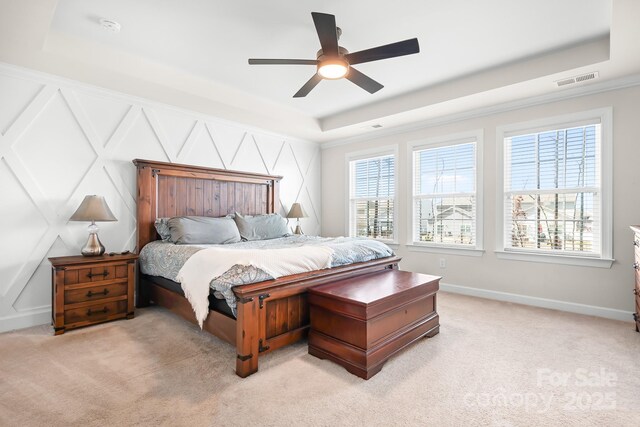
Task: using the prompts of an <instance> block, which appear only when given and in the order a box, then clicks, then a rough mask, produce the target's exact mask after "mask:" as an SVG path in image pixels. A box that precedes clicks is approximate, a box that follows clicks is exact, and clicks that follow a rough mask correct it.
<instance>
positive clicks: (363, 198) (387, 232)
mask: <svg viewBox="0 0 640 427" xmlns="http://www.w3.org/2000/svg"><path fill="white" fill-rule="evenodd" d="M395 175H396V157H395V155H394V154H387V155H379V156H376V157H367V158H360V159H356V160H351V161H349V177H350V178H349V187H350V189H349V235H350V236H357V237H371V238H374V239H381V240H389V241H395V233H396V231H395V229H394V220H395V193H396V189H395V185H396V178H395Z"/></svg>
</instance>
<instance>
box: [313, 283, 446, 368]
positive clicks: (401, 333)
mask: <svg viewBox="0 0 640 427" xmlns="http://www.w3.org/2000/svg"><path fill="white" fill-rule="evenodd" d="M439 282H440V277H436V276H429V275H426V274H419V273H410V272H406V271H399V270H388V271H383V272H376V273H371V274H367V275H363V276H359V277H355V278H351V279H345V280H340V281H337V282H334V283H330V284H327V285H322V286H318V287H315V288H311V289H309V309H310V315H311V330H310V332H309V353H310V354H312V355H314V356H316V357H319V358H322V359H329V360H332V361H334V362H336V363H338V364H340V365H342V366H344V367H345V368H346V369H347V370H348V371H349V372H351V373H353V374H355V375H357V376H359V377H362V378H364V379H369V378H371V377H372V376H373V375H375V374H376V373H378V372H379V371H380V370H381V369H382V366H383V365H384V363H385V362H386V361H387V360H388V359H389V358H390V357H391V356H392V355H393V354H395V353H396V352H398V351H400V350H402V349H403V348H405V347H406V346H408V345H409V344H411V343H413V342H414V341H416V340H418V339H420V338H422V337H425V336H426V337H432V336H434V335H436V334H437V333H438V331H439V327H440V324H439V317H438V313H437V312H436V292H437V291H438V288H439Z"/></svg>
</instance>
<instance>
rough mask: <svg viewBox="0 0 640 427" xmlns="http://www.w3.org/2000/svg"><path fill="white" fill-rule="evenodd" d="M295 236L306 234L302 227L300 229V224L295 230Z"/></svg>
mask: <svg viewBox="0 0 640 427" xmlns="http://www.w3.org/2000/svg"><path fill="white" fill-rule="evenodd" d="M293 234H304V232H303V231H302V227H300V224H298V225H296V229H295V230H294V232H293Z"/></svg>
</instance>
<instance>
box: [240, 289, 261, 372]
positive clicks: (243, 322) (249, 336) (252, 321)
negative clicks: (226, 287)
mask: <svg viewBox="0 0 640 427" xmlns="http://www.w3.org/2000/svg"><path fill="white" fill-rule="evenodd" d="M258 310H259V308H258V299H257V298H254V297H244V298H243V297H240V298H238V305H237V311H238V317H237V322H236V353H237V356H236V374H237V375H238V376H239V377H242V378H245V377H248V376H249V375H251V374H253V373H255V372H258V353H259V348H258V340H259V318H258V314H259V311H258Z"/></svg>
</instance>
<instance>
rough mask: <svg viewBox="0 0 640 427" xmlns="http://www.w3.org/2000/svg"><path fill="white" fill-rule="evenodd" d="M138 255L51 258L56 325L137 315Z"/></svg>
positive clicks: (64, 326)
mask: <svg viewBox="0 0 640 427" xmlns="http://www.w3.org/2000/svg"><path fill="white" fill-rule="evenodd" d="M137 259H138V255H136V254H125V255H112V256H109V255H104V256H96V257H85V256H65V257H55V258H49V261H50V262H51V266H52V288H51V289H52V292H51V295H52V296H51V303H52V325H53V328H54V330H55V335H60V334H63V333H64V332H65V331H66V330H69V329H75V328H79V327H82V326H88V325H93V324H95V323H101V322H108V321H110V320H116V319H123V318H125V317H126V318H127V319H131V318H133V290H134V284H135V278H136V260H137Z"/></svg>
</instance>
